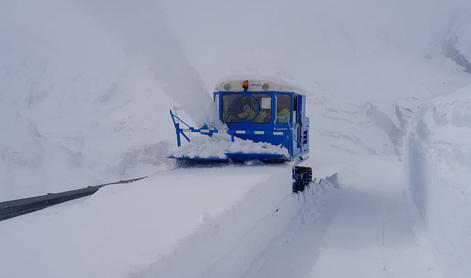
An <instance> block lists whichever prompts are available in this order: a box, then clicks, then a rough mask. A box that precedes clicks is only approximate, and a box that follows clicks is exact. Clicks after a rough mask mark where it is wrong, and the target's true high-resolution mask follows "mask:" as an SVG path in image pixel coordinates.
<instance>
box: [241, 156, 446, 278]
mask: <svg viewBox="0 0 471 278" xmlns="http://www.w3.org/2000/svg"><path fill="white" fill-rule="evenodd" d="M368 160H370V161H361V160H360V161H358V162H357V163H356V164H352V165H349V166H348V167H346V168H345V171H343V172H341V177H342V181H345V184H342V185H341V187H340V188H338V189H330V190H329V191H328V192H327V194H325V196H321V197H319V196H311V197H309V196H308V200H307V201H306V204H305V206H304V207H303V209H302V210H301V213H300V214H299V215H298V216H297V217H296V219H295V220H294V222H293V225H291V226H290V228H289V229H288V230H287V231H286V233H285V234H284V235H283V236H282V237H280V238H279V239H278V240H276V241H274V242H273V244H272V245H271V246H270V247H269V248H268V249H267V250H266V251H265V252H264V254H265V255H264V256H263V257H261V258H259V260H258V261H257V262H255V263H254V264H253V265H252V267H251V268H250V269H249V271H248V272H247V273H246V275H245V276H244V277H247V278H252V277H266V278H268V277H270V278H273V277H280V278H281V277H293V278H307V277H347V276H348V277H442V276H441V269H440V267H439V266H437V264H436V261H435V258H434V257H433V255H432V254H433V252H432V249H431V247H430V246H429V244H428V241H427V239H426V238H424V237H423V234H422V232H421V229H420V228H419V227H420V224H419V222H418V217H417V215H416V213H415V210H414V208H413V206H412V203H411V200H410V199H409V197H408V195H407V194H406V188H405V182H404V180H403V178H402V177H403V175H401V171H402V166H401V164H400V163H399V162H386V161H371V159H368ZM366 167H368V169H366ZM367 173H368V174H367Z"/></svg>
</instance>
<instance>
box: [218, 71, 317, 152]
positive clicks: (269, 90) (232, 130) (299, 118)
mask: <svg viewBox="0 0 471 278" xmlns="http://www.w3.org/2000/svg"><path fill="white" fill-rule="evenodd" d="M214 102H215V103H216V105H217V111H218V118H219V120H220V121H221V122H222V123H224V124H225V125H227V128H228V134H230V135H231V136H234V137H238V138H241V139H247V140H251V141H254V142H266V143H270V144H273V145H282V146H283V147H284V148H286V149H287V150H288V152H289V154H290V156H291V159H296V158H301V159H305V158H306V156H307V153H308V152H309V118H308V117H306V115H305V111H306V96H305V95H304V94H302V91H301V90H300V89H297V88H295V87H290V86H285V85H280V84H276V83H273V82H268V81H259V80H235V81H225V82H221V83H219V84H218V85H217V86H216V88H215V91H214Z"/></svg>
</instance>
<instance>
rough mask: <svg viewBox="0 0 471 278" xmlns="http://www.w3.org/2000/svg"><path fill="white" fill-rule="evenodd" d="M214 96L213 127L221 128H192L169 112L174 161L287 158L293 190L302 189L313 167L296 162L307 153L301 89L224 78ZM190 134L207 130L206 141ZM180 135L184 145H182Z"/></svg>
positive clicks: (270, 160)
mask: <svg viewBox="0 0 471 278" xmlns="http://www.w3.org/2000/svg"><path fill="white" fill-rule="evenodd" d="M213 101H214V104H215V105H216V107H217V109H216V110H217V120H218V121H220V125H218V126H224V128H216V127H215V125H214V124H211V125H210V124H205V125H203V126H202V127H200V128H195V127H192V126H190V125H189V124H187V123H186V122H185V121H183V120H182V119H180V118H179V117H178V116H177V115H175V114H174V113H173V112H172V111H170V115H171V118H172V121H173V123H174V125H175V131H176V135H177V146H178V147H179V148H178V150H177V152H176V153H175V154H173V155H171V156H170V158H174V159H176V160H177V163H178V164H179V165H182V164H183V165H188V164H201V163H202V164H207V163H223V162H234V163H244V162H248V161H259V162H263V163H286V162H291V163H293V165H294V166H293V192H299V191H303V190H304V188H305V186H306V185H307V184H309V183H310V182H311V181H312V170H311V168H309V167H301V166H297V165H298V164H299V163H301V162H302V161H304V160H306V159H307V158H308V153H309V118H308V117H306V96H305V95H303V94H302V93H301V90H300V89H297V88H294V87H290V86H285V85H280V84H275V83H273V82H267V81H253V80H238V81H226V82H222V83H220V84H218V85H217V86H216V89H215V91H214V93H213ZM190 134H202V135H206V136H207V137H206V138H207V140H205V141H204V142H203V144H201V140H199V141H197V142H196V140H193V139H191V138H190ZM182 139H185V140H186V141H188V144H186V145H184V146H182ZM195 149H196V150H198V151H195Z"/></svg>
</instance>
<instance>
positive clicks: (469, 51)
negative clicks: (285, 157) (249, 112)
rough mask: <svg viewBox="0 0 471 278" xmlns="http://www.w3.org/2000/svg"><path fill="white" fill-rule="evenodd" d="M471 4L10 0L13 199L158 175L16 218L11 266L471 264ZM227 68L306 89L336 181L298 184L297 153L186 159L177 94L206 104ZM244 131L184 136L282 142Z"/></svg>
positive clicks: (2, 79) (188, 108) (2, 103)
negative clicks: (252, 161) (175, 117)
mask: <svg viewBox="0 0 471 278" xmlns="http://www.w3.org/2000/svg"><path fill="white" fill-rule="evenodd" d="M470 10H471V7H470V3H469V1H467V0H450V1H443V0H416V1H408V0H397V1H375V0H358V1H348V0H337V1H326V0H316V1H311V0H294V1H267V0H259V1H249V0H238V1H215V0H200V1H193V2H190V1H186V2H182V1H170V0H160V1H157V0H156V1H154V0H138V1H126V0H118V1H106V0H98V1H92V0H84V1H76V0H43V1H33V0H25V1H8V0H7V1H1V2H0V42H1V43H0V201H2V200H7V199H14V198H20V197H26V196H32V195H37V194H44V193H46V192H57V191H63V190H67V189H72V188H78V187H82V186H88V185H93V184H99V183H104V182H109V181H115V180H118V179H121V178H130V177H135V176H142V175H151V177H150V178H149V179H147V180H144V181H141V182H139V183H136V184H132V185H118V186H113V187H107V188H104V189H102V190H100V191H99V192H98V193H97V194H95V195H93V196H90V197H88V198H85V199H81V200H76V201H73V202H70V203H65V204H61V205H59V206H56V207H51V208H48V209H46V210H42V211H38V212H35V213H32V214H29V215H25V216H21V217H18V218H14V219H10V220H7V221H2V222H0V248H1V250H2V252H0V277H4V276H5V277H30V276H38V277H54V276H56V277H270V278H271V277H277V276H278V277H299V278H306V277H345V276H355V277H377V276H380V277H382V276H384V277H437V276H438V277H469V276H470V275H471V268H470V266H469V264H468V258H469V257H470V256H471V253H470V251H469V250H471V237H470V233H471V223H470V217H469V215H470V213H471V207H470V202H471V200H470V196H471V189H470V185H469V180H470V178H471V177H470V174H469V173H470V170H471V169H470V168H471V167H470V161H471V154H470V153H471V148H470V143H469V142H471V138H470V137H471V132H470V127H471V125H470V120H471V117H470V112H469V111H471V104H470V103H471V99H470V97H469V96H470V95H471V87H469V86H470V85H471V78H470V74H469V68H468V64H469V61H471V36H470V32H469V29H470V28H469V27H470V26H471V25H470V24H471V20H470V17H469V11H470ZM227 76H238V78H239V77H240V79H251V78H254V79H257V78H261V79H267V78H266V77H267V76H268V77H269V78H268V79H271V80H272V81H277V82H279V83H283V82H285V81H287V83H289V84H293V85H295V86H298V87H301V88H303V89H305V91H306V93H307V97H308V104H307V112H308V114H309V116H310V120H311V121H310V124H311V132H310V134H311V136H312V138H311V152H310V157H311V159H310V160H309V161H308V163H309V164H308V165H311V166H313V168H314V170H315V172H316V174H317V175H323V176H326V175H328V174H325V173H332V172H333V171H335V172H338V173H339V175H338V177H339V179H340V181H341V183H340V185H339V186H338V188H331V187H321V186H319V187H317V188H315V189H312V191H310V192H306V194H300V195H299V196H296V195H294V196H292V195H291V193H290V186H291V181H290V174H289V172H290V169H289V167H287V168H286V167H284V166H282V167H274V168H271V167H255V168H250V167H243V168H237V167H227V168H222V169H215V168H199V169H181V170H175V171H174V170H171V169H172V168H173V164H172V162H171V161H170V160H168V159H166V158H165V157H166V156H167V155H168V154H169V150H170V149H171V148H172V147H173V146H174V145H175V132H174V130H173V126H172V124H171V121H170V118H169V115H168V111H169V110H170V109H173V110H178V112H179V113H180V114H181V115H182V117H183V118H185V119H187V118H189V119H190V121H192V122H193V123H195V124H198V123H200V122H202V121H203V120H204V121H206V120H207V119H208V118H209V117H210V116H211V115H213V114H214V111H213V107H208V106H207V104H208V103H209V102H210V96H211V95H210V93H211V89H212V88H213V87H214V85H215V83H216V82H217V81H219V80H221V79H225V78H226V77H227ZM457 91H458V92H457ZM455 92H456V93H455ZM209 124H211V123H209ZM204 139H207V138H206V137H204ZM213 140H217V139H213ZM198 141H199V139H195V142H194V143H198ZM246 143H247V142H245V141H239V140H238V141H237V142H236V144H230V145H228V141H227V138H226V139H224V141H218V142H217V143H215V142H214V141H212V140H210V141H207V140H204V143H202V144H195V145H193V147H187V146H184V147H183V148H182V149H180V150H176V151H177V152H186V153H187V154H190V155H198V156H213V155H217V156H221V155H222V153H223V152H226V151H227V150H229V151H240V150H243V151H257V152H258V151H262V152H264V151H268V152H273V151H275V150H276V151H280V149H279V148H277V147H273V146H270V147H267V146H263V145H260V144H251V145H250V146H249V145H247V144H246ZM208 145H209V146H208ZM216 145H217V147H216ZM282 151H283V150H282ZM286 166H287V165H286ZM401 167H404V168H405V170H406V171H405V172H404V173H403V172H401ZM321 169H323V170H321ZM322 172H325V173H324V174H323V173H322ZM407 179H408V180H409V186H407V184H406V180H407ZM298 197H299V199H298ZM414 205H415V206H416V207H417V210H418V213H417V214H416V211H415V207H414Z"/></svg>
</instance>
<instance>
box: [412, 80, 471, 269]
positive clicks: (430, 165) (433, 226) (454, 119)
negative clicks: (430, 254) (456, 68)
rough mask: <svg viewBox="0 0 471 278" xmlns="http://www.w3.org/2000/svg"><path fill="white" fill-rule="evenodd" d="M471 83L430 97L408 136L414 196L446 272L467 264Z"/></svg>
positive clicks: (470, 243) (470, 229)
mask: <svg viewBox="0 0 471 278" xmlns="http://www.w3.org/2000/svg"><path fill="white" fill-rule="evenodd" d="M470 111H471V87H469V86H468V87H465V88H463V89H462V90H460V91H458V92H456V93H454V94H451V95H447V96H446V97H441V98H439V99H436V100H434V101H431V102H430V103H429V104H428V105H425V106H424V107H423V108H422V109H421V110H420V112H419V113H418V115H417V118H416V119H415V121H414V124H413V126H412V129H411V131H410V133H409V135H408V141H409V142H408V159H407V162H408V175H409V179H410V189H411V192H412V196H413V198H414V201H415V203H416V205H417V207H418V208H419V211H420V213H421V215H422V217H423V221H424V225H425V228H426V229H427V230H428V231H429V233H430V236H431V238H432V239H433V242H434V243H435V253H436V254H439V255H438V256H439V257H440V260H441V261H442V263H443V264H444V265H446V269H447V273H446V274H447V275H448V276H449V277H468V276H469V273H471V267H470V266H469V264H468V263H467V261H468V259H467V258H469V256H470V255H471V252H470V250H471V240H470V239H471V237H470V232H471V218H470V217H469V215H470V213H471V185H470V184H469V181H470V178H471V175H470V173H471V172H470V170H471V160H470V151H471V124H470V119H471V118H470V116H471V114H470V113H471V112H470Z"/></svg>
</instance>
